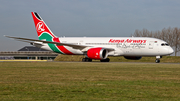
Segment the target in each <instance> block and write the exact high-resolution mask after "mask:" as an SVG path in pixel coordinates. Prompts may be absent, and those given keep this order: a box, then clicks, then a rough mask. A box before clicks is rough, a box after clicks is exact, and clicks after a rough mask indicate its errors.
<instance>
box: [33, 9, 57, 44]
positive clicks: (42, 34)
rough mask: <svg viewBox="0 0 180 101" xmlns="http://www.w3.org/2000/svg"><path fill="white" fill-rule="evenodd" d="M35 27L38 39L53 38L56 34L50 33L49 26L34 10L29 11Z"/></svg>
mask: <svg viewBox="0 0 180 101" xmlns="http://www.w3.org/2000/svg"><path fill="white" fill-rule="evenodd" d="M31 14H32V17H33V20H34V24H35V28H36V31H37V34H38V37H39V40H43V39H45V40H46V41H50V40H48V39H47V38H50V37H51V38H55V37H56V36H55V35H54V34H53V33H52V31H51V30H50V29H49V27H48V26H47V25H46V23H45V22H44V21H43V19H42V18H41V17H40V16H39V14H38V13H36V12H31Z"/></svg>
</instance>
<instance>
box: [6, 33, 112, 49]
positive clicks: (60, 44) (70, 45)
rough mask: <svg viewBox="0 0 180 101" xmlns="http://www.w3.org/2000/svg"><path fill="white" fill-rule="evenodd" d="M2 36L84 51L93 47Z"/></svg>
mask: <svg viewBox="0 0 180 101" xmlns="http://www.w3.org/2000/svg"><path fill="white" fill-rule="evenodd" d="M4 36H5V37H8V38H13V39H16V40H18V41H23V42H28V43H33V42H34V41H36V42H42V43H51V44H56V45H59V46H69V47H72V48H74V49H80V50H85V51H86V50H88V49H90V48H92V47H93V46H86V45H77V44H69V43H59V42H51V41H44V40H36V39H28V38H20V37H12V36H6V35H4ZM102 48H103V47H102ZM104 49H107V50H108V51H113V50H114V49H113V48H104Z"/></svg>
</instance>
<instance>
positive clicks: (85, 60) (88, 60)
mask: <svg viewBox="0 0 180 101" xmlns="http://www.w3.org/2000/svg"><path fill="white" fill-rule="evenodd" d="M82 62H92V59H90V58H87V57H86V58H83V59H82Z"/></svg>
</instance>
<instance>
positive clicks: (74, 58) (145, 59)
mask: <svg viewBox="0 0 180 101" xmlns="http://www.w3.org/2000/svg"><path fill="white" fill-rule="evenodd" d="M83 57H84V56H83V55H59V56H57V57H56V58H55V61H82V58H83ZM108 58H110V62H152V63H155V60H156V57H142V58H141V59H140V60H129V59H125V58H124V57H123V56H119V57H108ZM160 60H161V63H180V56H163V58H161V59H160ZM93 61H100V60H93Z"/></svg>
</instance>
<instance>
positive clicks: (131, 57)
mask: <svg viewBox="0 0 180 101" xmlns="http://www.w3.org/2000/svg"><path fill="white" fill-rule="evenodd" d="M124 58H125V59H129V60H140V59H141V58H142V56H124Z"/></svg>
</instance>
